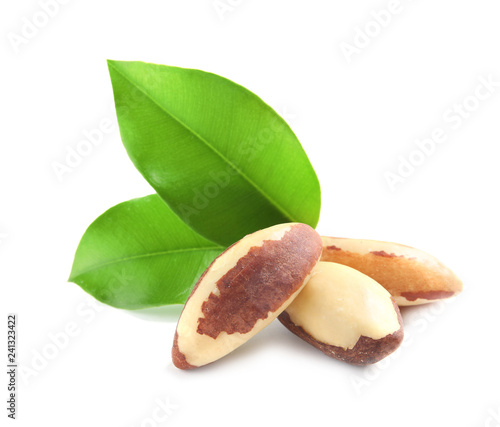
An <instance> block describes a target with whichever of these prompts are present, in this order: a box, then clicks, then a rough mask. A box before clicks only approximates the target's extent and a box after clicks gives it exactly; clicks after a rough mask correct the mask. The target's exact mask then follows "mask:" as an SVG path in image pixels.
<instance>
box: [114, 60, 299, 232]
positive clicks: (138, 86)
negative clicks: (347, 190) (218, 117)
mask: <svg viewBox="0 0 500 427" xmlns="http://www.w3.org/2000/svg"><path fill="white" fill-rule="evenodd" d="M110 64H111V66H112V67H113V68H114V70H115V71H116V72H117V73H119V74H120V75H121V76H122V77H123V78H124V79H126V80H127V81H128V82H130V83H131V84H132V85H133V86H135V87H137V88H138V89H139V90H140V91H141V92H142V93H143V94H144V95H146V96H147V97H148V98H149V99H150V100H151V101H152V102H153V103H154V104H155V105H156V106H157V107H158V108H160V110H162V111H163V112H164V113H165V114H167V115H168V116H170V117H172V118H173V119H174V120H175V121H177V122H178V123H179V124H180V125H181V126H183V127H184V128H186V129H187V130H188V131H189V132H191V133H192V134H193V135H195V136H196V137H197V138H198V139H199V140H200V141H201V142H202V143H204V144H205V145H206V146H207V147H208V148H210V149H211V150H212V151H213V152H214V153H215V154H217V155H218V156H219V157H220V158H221V159H222V160H224V161H225V162H226V163H227V164H228V165H229V166H231V167H232V168H233V169H234V170H235V171H236V172H238V173H239V174H240V175H241V176H242V177H243V178H244V179H245V180H246V181H247V182H248V183H249V184H250V185H251V186H253V187H254V188H255V189H256V190H257V191H258V192H259V193H260V194H261V195H262V196H263V197H264V198H265V199H266V200H267V201H268V202H269V203H270V204H271V205H273V206H274V207H275V208H276V209H278V210H279V211H280V212H281V214H282V215H283V216H285V217H286V218H287V219H288V220H290V221H291V222H295V221H296V220H295V219H294V218H293V216H292V215H291V214H290V213H289V212H288V211H287V210H286V209H284V208H283V207H282V206H281V205H279V204H278V203H276V202H275V201H274V200H273V199H272V198H271V197H270V196H269V195H268V194H267V193H266V192H265V191H264V190H263V189H262V188H261V187H260V186H259V185H257V184H256V183H255V182H254V181H253V180H252V179H251V178H250V177H249V176H247V175H246V174H245V173H244V172H243V171H242V170H241V169H240V168H238V166H236V165H235V164H234V163H233V162H231V160H229V159H228V158H227V157H226V156H224V155H223V154H222V153H221V152H220V151H219V150H217V149H216V148H215V147H214V146H213V145H212V144H210V143H209V142H208V141H207V140H206V139H205V138H203V137H202V136H201V135H200V134H198V132H196V131H194V130H193V129H191V128H190V127H189V126H188V125H186V124H185V123H184V122H183V121H182V120H180V119H179V118H178V117H176V116H175V115H173V114H172V113H171V112H169V111H167V110H166V109H165V108H164V107H163V106H162V105H161V104H159V103H158V102H157V101H156V99H155V98H154V97H153V96H152V95H150V94H149V93H148V92H147V91H146V90H145V89H143V88H142V87H141V86H140V85H139V84H138V83H136V82H134V81H133V80H132V79H131V78H129V77H128V76H127V75H125V74H124V73H123V72H122V71H121V70H119V69H118V68H117V67H116V66H115V65H114V63H113V62H110Z"/></svg>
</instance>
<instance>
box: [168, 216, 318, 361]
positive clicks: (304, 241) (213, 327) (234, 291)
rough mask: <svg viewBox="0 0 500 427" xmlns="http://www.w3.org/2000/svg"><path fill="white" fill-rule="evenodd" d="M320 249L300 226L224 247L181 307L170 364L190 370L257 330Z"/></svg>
mask: <svg viewBox="0 0 500 427" xmlns="http://www.w3.org/2000/svg"><path fill="white" fill-rule="evenodd" d="M321 251H322V242H321V237H320V236H319V234H318V233H317V232H316V231H315V230H314V229H312V228H311V227H309V226H308V225H305V224H299V223H290V224H280V225H276V226H274V227H269V228H267V229H264V230H260V231H257V232H255V233H253V234H250V235H248V236H245V237H244V238H243V239H241V240H240V241H238V242H236V243H235V244H234V245H232V246H231V247H229V248H228V249H226V251H224V252H223V253H222V254H221V255H219V257H217V258H216V259H215V260H214V262H213V263H212V264H211V265H210V266H209V267H208V268H207V270H206V271H205V272H204V273H203V275H202V276H201V278H200V279H199V281H198V282H197V283H196V285H195V287H194V289H193V290H192V292H191V295H190V296H189V298H188V300H187V302H186V305H185V306H184V310H183V311H182V313H181V316H180V319H179V323H178V324H177V330H176V333H175V337H174V345H173V348H172V361H173V363H174V365H175V366H176V367H177V368H179V369H193V368H196V367H200V366H203V365H206V364H208V363H212V362H214V361H215V360H217V359H219V358H221V357H223V356H225V355H226V354H228V353H230V352H231V351H233V350H234V349H236V348H237V347H239V346H240V345H241V344H243V343H245V342H246V341H247V340H249V339H250V338H251V337H252V336H254V335H255V334H256V333H257V332H259V331H260V330H262V329H263V328H264V327H265V326H267V325H268V324H269V323H271V321H272V320H274V319H275V318H276V317H277V316H278V315H279V314H280V313H281V312H282V311H283V310H284V309H285V308H286V307H287V306H288V305H289V304H290V303H291V302H292V301H293V299H294V298H295V297H296V296H297V295H298V293H299V292H300V290H301V289H302V288H303V287H304V285H305V284H306V282H307V280H308V279H309V276H310V274H311V271H312V270H313V268H314V267H315V266H316V264H317V263H318V261H319V258H320V256H321Z"/></svg>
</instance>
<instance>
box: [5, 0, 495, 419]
mask: <svg viewBox="0 0 500 427" xmlns="http://www.w3.org/2000/svg"><path fill="white" fill-rule="evenodd" d="M221 3H223V4H224V3H225V4H227V5H231V4H233V5H234V6H229V9H230V10H229V9H228V10H227V11H226V12H225V13H222V15H220V14H218V13H217V11H216V9H215V7H214V2H213V1H212V0H203V1H202V0H198V1H186V0H170V1H168V0H142V1H140V2H139V1H130V0H119V1H118V0H108V1H105V2H103V1H96V0H86V1H77V0H72V1H71V0H69V1H66V4H65V5H60V7H59V10H58V11H57V12H56V13H54V14H53V15H54V16H53V17H50V18H49V19H48V22H45V23H44V20H43V16H42V15H40V14H39V12H40V11H41V10H42V9H41V6H40V5H39V3H38V2H37V1H34V0H29V1H26V0H24V1H19V0H16V1H14V0H3V2H2V6H1V10H0V24H1V32H2V34H1V35H2V42H1V44H0V49H1V55H2V66H1V68H0V73H1V78H0V91H1V92H0V93H1V108H2V111H1V113H2V114H1V117H2V126H1V128H0V141H1V142H0V144H1V154H0V173H1V181H0V185H1V187H0V191H1V194H0V196H1V197H0V204H1V211H0V235H1V237H0V256H1V264H0V281H1V282H0V283H1V289H2V297H1V305H2V323H3V324H4V325H5V326H2V328H3V330H4V331H5V332H2V335H3V336H4V337H6V313H7V312H15V313H18V316H19V324H18V326H19V354H20V362H21V363H22V364H23V365H24V366H26V367H28V368H30V369H31V371H28V374H26V375H24V376H23V377H19V382H20V393H19V396H18V420H17V421H16V422H15V423H14V422H12V424H13V425H14V424H17V425H19V426H34V425H43V426H45V425H47V426H49V425H50V426H52V427H56V426H68V425H71V426H75V427H77V426H89V425H92V426H98V427H99V426H124V427H126V426H127V427H131V426H134V427H135V426H141V425H142V426H143V427H150V426H155V425H162V426H163V425H164V426H167V425H169V426H170V425H172V426H187V425H197V424H195V423H199V425H214V426H215V425H224V426H232V425H243V426H247V425H248V426H254V425H266V426H271V425H276V424H277V423H280V424H281V425H291V426H299V425H342V426H365V425H381V426H382V425H383V426H401V425H404V426H421V425H427V426H443V425H450V426H460V427H462V426H463V427H465V426H467V427H470V426H487V427H493V426H499V425H500V413H499V411H500V392H499V382H500V372H499V371H500V370H499V368H498V359H499V356H500V354H499V347H500V346H499V345H498V341H499V338H498V337H499V334H498V325H499V324H500V310H499V309H498V301H499V296H500V290H499V289H500V288H499V285H500V283H499V274H498V264H499V261H498V256H499V255H500V253H499V252H500V251H499V247H498V241H499V238H500V231H499V228H500V227H499V217H500V208H499V203H498V198H499V182H500V172H499V168H498V157H499V154H500V153H499V148H498V147H499V138H500V126H499V123H500V120H499V113H500V87H499V86H496V87H493V88H491V92H492V93H490V95H491V96H488V97H487V99H483V100H480V101H478V102H476V101H475V100H474V99H472V98H470V97H471V96H472V97H473V96H474V94H475V91H476V88H477V86H478V85H479V84H480V78H481V77H483V78H484V79H492V80H493V81H495V82H500V55H499V52H500V49H499V48H500V25H499V14H500V4H499V2H498V1H496V0H476V1H459V0H458V1H457V0H440V1H432V0H418V1H416V0H414V1H409V0H401V2H400V5H399V7H398V8H397V10H398V11H399V12H400V13H397V14H392V15H391V20H390V22H389V23H388V24H386V27H385V28H380V25H379V26H378V29H379V30H380V31H378V34H376V35H375V34H374V33H377V24H373V23H371V21H374V19H375V18H374V15H373V14H372V13H374V12H378V11H380V10H382V9H387V7H388V2H387V1H359V0H358V1H356V2H350V1H347V0H345V1H344V0H342V1H336V2H331V1H309V2H304V1H295V0H294V1H292V0H280V1H269V0H266V1H265V0H241V1H236V0H232V1H230V0H227V1H226V0H223V1H222V2H221ZM37 14H38V15H37ZM35 17H37V19H39V23H41V24H44V26H43V27H42V28H40V29H39V30H38V32H37V33H36V34H34V35H33V34H30V37H31V38H26V40H25V41H26V43H23V44H21V45H19V46H17V48H16V44H15V43H12V40H13V36H12V34H17V35H18V36H22V30H23V26H25V25H27V24H26V20H28V21H32V20H33V19H34V18H35ZM367 25H368V29H367V30H368V31H372V36H371V37H370V38H369V41H368V42H367V41H366V40H364V42H365V44H366V47H362V48H359V49H358V50H357V53H354V54H352V55H351V56H350V57H349V58H346V55H344V54H343V52H342V49H341V44H342V43H343V42H344V43H349V44H351V45H353V44H354V39H355V36H356V34H358V36H357V39H356V41H357V43H358V46H359V45H360V44H359V43H361V42H362V41H363V40H361V39H362V37H361V36H360V35H359V33H358V32H357V29H356V28H357V27H359V28H360V30H361V31H365V29H366V26H367ZM18 40H19V39H18ZM344 46H345V45H344ZM107 58H111V59H117V60H143V61H148V62H156V63H160V64H168V65H176V66H182V67H190V68H199V69H202V70H206V71H211V72H214V73H217V74H220V75H223V76H225V77H228V78H230V79H231V80H233V81H236V82H238V83H240V84H242V85H244V86H245V87H247V88H249V89H250V90H252V91H254V92H255V93H257V94H258V95H259V96H261V97H262V98H263V99H264V100H265V101H266V102H268V103H269V104H270V105H271V106H273V107H274V108H275V109H276V110H277V111H279V112H280V113H282V114H284V116H285V118H286V119H287V121H288V122H289V123H290V125H291V127H292V128H293V130H294V131H295V132H296V134H297V136H298V137H299V139H300V141H301V142H302V144H303V146H304V148H305V150H306V152H307V153H308V155H309V157H310V159H311V162H312V164H313V165H314V167H315V169H316V171H317V173H318V175H319V178H320V182H321V185H322V199H323V207H322V213H321V220H320V224H319V226H318V231H319V232H320V233H322V234H324V235H334V236H344V237H357V238H371V239H379V240H389V241H395V242H400V243H404V244H407V245H411V246H415V247H417V248H420V249H423V250H425V251H427V252H430V253H431V254H433V255H435V256H437V257H438V258H439V259H441V260H442V261H443V262H445V263H446V264H448V265H449V266H450V267H451V268H452V269H454V270H455V272H456V273H457V274H458V275H459V276H460V277H461V278H462V279H463V282H464V284H465V289H466V290H465V291H464V293H463V294H462V295H460V296H459V297H458V298H456V299H455V300H453V301H451V302H450V303H448V304H444V303H440V304H439V303H438V304H435V305H433V306H427V307H421V308H414V309H411V310H405V311H404V312H403V316H404V319H405V322H406V336H407V338H406V341H405V343H404V345H403V347H402V348H401V349H400V350H399V351H398V352H397V353H395V355H394V356H391V357H389V358H388V359H386V360H385V361H383V362H381V363H379V364H377V365H374V366H372V367H368V368H356V367H351V366H348V365H346V364H343V363H341V362H338V361H335V360H333V359H329V358H327V357H326V356H324V355H323V354H322V353H321V352H319V351H317V350H315V349H314V348H312V347H309V346H308V345H307V344H306V343H304V342H302V341H301V340H299V339H298V338H296V337H295V336H293V335H292V334H290V333H289V332H288V331H286V330H285V329H284V328H283V327H281V325H280V324H278V323H277V322H274V323H273V324H272V325H271V326H270V327H269V328H267V329H266V330H265V331H263V332H262V333H261V334H259V335H258V336H257V337H255V338H254V339H253V340H252V341H250V342H248V343H247V344H246V345H245V346H244V347H242V348H240V349H239V350H237V351H235V352H234V353H233V354H231V355H229V356H228V357H226V358H225V359H222V360H220V361H218V362H217V363H214V364H213V365H210V366H207V367H205V368H203V369H199V370H196V371H192V372H183V371H179V370H177V369H176V368H174V367H173V365H172V363H171V361H170V349H171V344H172V339H173V333H174V329H175V322H176V319H177V315H178V313H179V310H178V308H170V309H167V310H160V311H159V312H156V313H153V314H151V313H129V312H125V311H120V310H116V309H113V308H110V307H104V306H102V305H94V304H93V302H92V301H93V300H92V298H91V297H90V296H87V295H86V294H85V293H84V292H83V291H82V290H81V289H80V288H79V287H78V286H76V285H74V284H71V283H67V282H66V280H67V277H68V275H69V272H70V268H71V263H72V259H73V255H74V251H75V249H76V246H77V244H78V241H79V239H80V237H81V236H82V234H83V233H84V231H85V229H86V227H87V226H88V225H89V224H90V223H91V222H92V221H93V220H94V219H95V218H96V217H97V216H98V215H100V214H101V213H102V212H104V211H105V210H106V209H108V208H109V207H111V206H113V205H115V204H117V203H119V202H122V201H125V200H128V199H131V198H134V197H139V196H143V195H147V194H150V193H152V190H151V188H150V187H149V186H148V184H147V183H146V182H145V180H144V179H142V177H141V176H140V175H139V173H138V172H137V171H136V170H135V169H134V167H133V165H132V163H131V162H130V161H129V159H128V157H127V155H126V153H125V150H124V149H123V147H122V145H121V142H120V136H119V132H118V129H117V125H116V119H115V115H114V109H113V99H112V90H111V84H110V80H109V76H108V70H107V66H106V59H107ZM349 60H350V61H349ZM497 84H498V83H497ZM480 93H481V94H483V95H484V94H485V93H486V92H484V90H483V91H482V92H480ZM467 97H469V98H467ZM482 97H485V96H482ZM464 99H466V103H468V104H467V105H468V106H469V108H470V109H471V111H470V116H469V117H468V118H467V119H464V120H463V121H462V123H460V125H459V126H456V129H455V128H453V127H452V125H453V123H451V122H449V121H448V122H447V121H445V118H444V116H443V115H446V114H447V110H449V109H453V108H454V105H455V104H457V103H458V104H460V103H463V102H464ZM472 110H473V111H472ZM448 114H450V113H448ZM448 118H450V116H448ZM103 119H110V120H112V121H113V124H114V130H113V131H112V132H111V133H108V134H106V135H105V138H104V142H103V143H102V144H101V145H100V146H98V147H96V148H95V149H94V150H93V152H92V153H91V154H90V155H89V156H88V157H86V158H85V159H84V160H83V161H82V163H81V164H80V165H78V166H77V167H74V168H73V169H72V172H71V173H67V174H64V176H63V177H62V179H61V180H59V179H58V177H57V176H56V174H55V173H54V171H53V169H52V164H53V162H54V161H58V162H64V159H65V156H66V153H67V150H68V147H70V148H71V147H73V148H74V147H75V146H76V144H77V143H78V141H80V140H81V139H83V138H84V132H85V131H90V130H92V129H95V128H97V127H98V125H99V123H100V121H101V120H103ZM435 128H442V129H443V130H444V131H445V133H446V135H447V137H448V138H447V140H446V141H445V142H444V143H442V144H440V145H438V146H436V148H435V150H434V152H433V153H432V154H430V155H429V156H427V157H425V160H424V161H423V163H422V164H421V165H420V166H418V167H416V168H415V170H414V171H413V173H412V174H409V176H407V178H405V179H404V182H400V183H399V184H397V185H396V188H395V190H394V191H391V188H390V187H389V185H388V183H387V182H386V179H385V177H384V174H385V173H386V172H388V171H390V172H393V173H397V169H398V165H399V164H400V161H401V158H400V157H399V156H402V158H405V159H408V158H409V157H410V155H411V153H412V151H414V150H415V149H417V145H416V143H415V140H416V139H417V138H418V139H424V138H427V137H429V136H430V135H431V133H432V131H433V129H435ZM415 156H417V157H418V154H414V157H415ZM417 157H415V158H417ZM417 160H418V159H417ZM68 331H70V332H72V335H73V336H71V337H70V338H68V339H67V340H65V339H63V338H62V334H67V332H68ZM51 336H52V339H55V338H54V337H59V340H60V341H59V342H60V347H62V348H56V351H55V352H54V351H53V350H54V348H55V347H54V346H53V344H52V340H51ZM4 341H6V339H4ZM2 346H4V347H3V350H2V354H5V351H6V350H5V349H6V343H5V344H2ZM51 350H52V352H51ZM43 353H45V354H49V355H50V357H51V359H50V360H47V359H46V358H45V357H44V356H43ZM37 355H38V356H37ZM40 355H42V357H44V360H41V359H40ZM2 360H4V356H2ZM2 363H4V362H2ZM2 382H3V383H4V384H5V385H0V389H2V396H5V398H6V388H7V376H6V375H2ZM3 401H4V399H3V397H2V402H3ZM158 401H162V402H167V401H168V402H169V403H168V404H169V405H170V409H168V411H167V412H168V413H167V415H165V412H164V411H163V410H162V406H161V404H160V405H159V404H158ZM153 416H156V418H157V421H154V420H153V418H152V417H153ZM2 418H3V420H2V425H4V424H3V423H4V420H5V418H6V412H5V411H4V410H2ZM9 421H10V420H9Z"/></svg>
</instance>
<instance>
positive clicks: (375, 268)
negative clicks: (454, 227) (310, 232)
mask: <svg viewBox="0 0 500 427" xmlns="http://www.w3.org/2000/svg"><path fill="white" fill-rule="evenodd" d="M322 240H323V253H322V256H321V261H328V262H336V263H339V264H343V265H347V266H349V267H352V268H354V269H356V270H358V271H361V272H362V273H364V274H366V275H367V276H369V277H371V278H372V279H374V280H375V281H377V282H378V283H380V284H381V285H382V286H383V287H384V288H385V289H387V290H388V291H389V292H390V294H391V295H392V296H393V297H394V300H395V301H396V303H397V304H398V305H400V306H407V305H417V304H425V303H428V302H433V301H437V300H441V299H445V298H450V297H452V296H455V295H457V294H458V293H460V292H461V291H462V289H463V285H462V282H461V281H460V279H458V277H457V276H456V275H455V274H454V273H453V271H452V270H450V269H449V268H448V267H447V266H445V265H444V264H443V263H441V262H440V261H439V260H437V259H436V258H435V257H433V256H431V255H429V254H428V253H426V252H423V251H421V250H418V249H415V248H412V247H410V246H405V245H400V244H397V243H391V242H382V241H377V240H358V239H346V238H337V237H322Z"/></svg>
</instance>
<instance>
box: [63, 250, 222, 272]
mask: <svg viewBox="0 0 500 427" xmlns="http://www.w3.org/2000/svg"><path fill="white" fill-rule="evenodd" d="M223 250H224V248H223V247H222V246H207V247H203V248H186V249H173V250H168V251H159V252H150V253H147V254H139V255H132V256H129V257H124V258H117V259H114V260H111V261H106V262H103V263H101V264H98V265H96V266H94V267H92V268H89V269H87V270H85V271H82V272H80V273H78V274H76V275H74V276H73V275H71V279H76V278H78V277H80V276H82V275H84V274H87V273H90V272H91V271H95V270H99V269H101V268H104V267H107V266H108V265H112V264H120V263H122V262H127V261H132V260H137V259H141V258H149V257H155V256H163V255H172V254H179V253H188V252H200V251H223Z"/></svg>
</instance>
